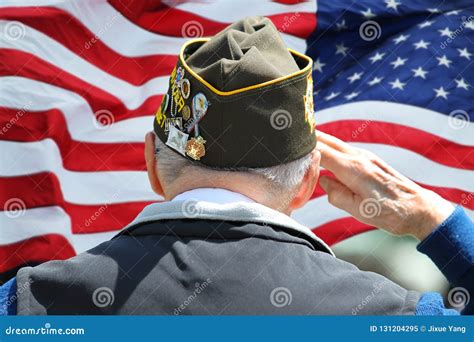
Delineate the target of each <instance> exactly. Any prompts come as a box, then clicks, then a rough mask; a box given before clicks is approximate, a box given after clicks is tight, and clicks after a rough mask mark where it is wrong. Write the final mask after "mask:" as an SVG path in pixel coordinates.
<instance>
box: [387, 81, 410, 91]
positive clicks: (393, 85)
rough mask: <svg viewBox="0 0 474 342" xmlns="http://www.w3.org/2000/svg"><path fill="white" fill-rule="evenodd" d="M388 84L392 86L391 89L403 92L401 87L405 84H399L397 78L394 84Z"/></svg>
mask: <svg viewBox="0 0 474 342" xmlns="http://www.w3.org/2000/svg"><path fill="white" fill-rule="evenodd" d="M389 84H390V85H391V86H392V89H396V88H398V89H400V90H404V89H403V87H404V86H405V85H406V83H402V82H400V80H399V79H398V78H397V79H396V80H395V81H394V82H389Z"/></svg>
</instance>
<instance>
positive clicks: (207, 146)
mask: <svg viewBox="0 0 474 342" xmlns="http://www.w3.org/2000/svg"><path fill="white" fill-rule="evenodd" d="M312 63H313V62H312V60H311V58H310V57H308V56H305V55H303V54H300V53H298V52H296V51H294V50H292V49H289V48H287V47H286V46H285V43H284V42H283V40H282V38H281V37H280V34H279V32H278V30H277V29H276V27H275V26H274V25H273V23H272V22H271V21H270V20H269V19H268V18H263V17H251V18H246V19H244V20H241V21H239V22H236V23H234V24H232V25H230V26H228V27H227V28H226V29H224V30H223V31H221V32H220V33H218V34H217V35H215V36H214V37H212V38H199V39H192V40H189V41H187V42H186V43H185V44H184V45H183V47H182V48H181V52H180V54H179V58H178V62H177V64H176V66H175V68H174V70H173V72H172V73H171V77H170V80H169V88H168V92H167V93H166V94H165V95H164V96H163V100H162V103H161V106H160V108H158V110H157V112H156V116H155V120H154V131H155V133H156V134H157V136H158V137H159V139H160V140H161V141H163V143H165V144H166V145H168V146H169V147H171V148H172V149H173V150H174V151H176V152H178V153H180V154H182V155H183V156H185V157H187V158H190V159H192V160H196V161H199V162H200V163H202V164H204V165H206V166H210V167H215V168H261V167H271V166H276V165H281V164H284V163H288V162H291V161H294V160H296V159H298V158H301V157H303V156H305V155H307V154H308V153H310V152H311V151H312V150H313V149H314V147H315V145H316V137H315V134H314V126H315V123H314V113H313V81H312V78H311V77H312V76H311V72H312Z"/></svg>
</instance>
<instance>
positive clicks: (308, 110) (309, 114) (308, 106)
mask: <svg viewBox="0 0 474 342" xmlns="http://www.w3.org/2000/svg"><path fill="white" fill-rule="evenodd" d="M304 108H305V114H304V118H305V121H306V122H307V123H308V124H309V126H310V128H311V132H313V131H314V127H315V125H316V122H315V120H314V103H313V77H312V76H311V74H309V75H308V78H307V83H306V95H305V96H304Z"/></svg>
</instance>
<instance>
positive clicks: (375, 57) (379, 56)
mask: <svg viewBox="0 0 474 342" xmlns="http://www.w3.org/2000/svg"><path fill="white" fill-rule="evenodd" d="M383 56H385V52H384V53H378V52H377V53H375V55H373V56H372V57H370V58H369V59H370V60H371V61H372V64H374V63H375V62H377V61H380V60H382V58H383Z"/></svg>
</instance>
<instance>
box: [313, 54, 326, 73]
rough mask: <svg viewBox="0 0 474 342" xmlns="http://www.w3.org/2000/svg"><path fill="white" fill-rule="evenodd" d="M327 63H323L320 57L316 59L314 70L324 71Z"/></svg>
mask: <svg viewBox="0 0 474 342" xmlns="http://www.w3.org/2000/svg"><path fill="white" fill-rule="evenodd" d="M325 65H326V63H321V61H320V60H319V57H318V59H316V60H315V61H314V63H313V70H318V71H319V72H323V66H325Z"/></svg>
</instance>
